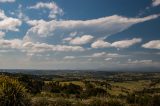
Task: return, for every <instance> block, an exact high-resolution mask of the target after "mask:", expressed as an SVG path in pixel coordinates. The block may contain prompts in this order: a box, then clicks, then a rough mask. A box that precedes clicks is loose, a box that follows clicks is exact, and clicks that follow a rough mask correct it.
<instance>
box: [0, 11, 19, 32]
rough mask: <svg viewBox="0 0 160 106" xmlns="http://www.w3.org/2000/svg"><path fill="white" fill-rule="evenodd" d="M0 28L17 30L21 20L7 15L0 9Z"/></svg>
mask: <svg viewBox="0 0 160 106" xmlns="http://www.w3.org/2000/svg"><path fill="white" fill-rule="evenodd" d="M0 19H1V20H0V30H6V31H7V30H10V31H19V29H18V28H17V27H19V26H20V25H21V24H22V22H21V20H19V19H16V18H12V17H7V16H6V15H5V13H4V11H3V10H0Z"/></svg>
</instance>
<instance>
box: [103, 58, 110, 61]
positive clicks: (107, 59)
mask: <svg viewBox="0 0 160 106" xmlns="http://www.w3.org/2000/svg"><path fill="white" fill-rule="evenodd" d="M104 60H105V61H110V60H112V58H106V59H104Z"/></svg>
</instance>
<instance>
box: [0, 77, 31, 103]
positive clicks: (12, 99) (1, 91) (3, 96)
mask: <svg viewBox="0 0 160 106" xmlns="http://www.w3.org/2000/svg"><path fill="white" fill-rule="evenodd" d="M27 97H28V96H27V93H26V89H25V87H24V86H23V85H22V84H20V82H19V81H18V80H16V79H13V78H9V77H7V76H0V106H28V105H29V99H28V98H27Z"/></svg>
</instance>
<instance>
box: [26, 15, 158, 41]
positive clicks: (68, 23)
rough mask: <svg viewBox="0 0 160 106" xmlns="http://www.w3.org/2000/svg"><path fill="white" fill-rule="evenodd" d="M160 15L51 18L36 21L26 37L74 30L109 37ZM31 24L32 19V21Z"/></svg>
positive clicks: (38, 36) (54, 34)
mask: <svg viewBox="0 0 160 106" xmlns="http://www.w3.org/2000/svg"><path fill="white" fill-rule="evenodd" d="M158 17H159V15H151V16H147V17H143V18H127V17H123V16H118V15H113V16H108V17H103V18H98V19H92V20H85V21H82V20H60V21H56V20H51V21H37V22H36V21H35V22H34V23H33V22H32V25H33V26H32V27H31V28H30V29H29V30H28V31H27V33H26V36H25V38H30V40H34V39H42V37H48V36H64V35H70V34H71V33H72V32H77V33H83V35H93V36H94V37H95V36H98V37H107V36H110V35H113V34H116V33H118V32H121V31H124V30H126V29H128V28H129V27H131V26H132V25H134V24H137V23H141V22H145V21H149V20H152V19H156V18H158ZM30 24H31V21H30Z"/></svg>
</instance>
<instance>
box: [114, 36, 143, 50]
mask: <svg viewBox="0 0 160 106" xmlns="http://www.w3.org/2000/svg"><path fill="white" fill-rule="evenodd" d="M141 41H142V39H141V38H133V39H131V40H121V41H116V42H113V43H112V46H113V47H116V48H128V47H130V46H132V45H134V44H136V43H140V42H141Z"/></svg>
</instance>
